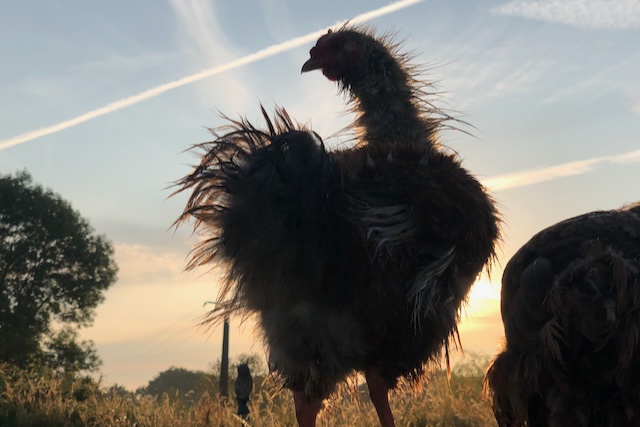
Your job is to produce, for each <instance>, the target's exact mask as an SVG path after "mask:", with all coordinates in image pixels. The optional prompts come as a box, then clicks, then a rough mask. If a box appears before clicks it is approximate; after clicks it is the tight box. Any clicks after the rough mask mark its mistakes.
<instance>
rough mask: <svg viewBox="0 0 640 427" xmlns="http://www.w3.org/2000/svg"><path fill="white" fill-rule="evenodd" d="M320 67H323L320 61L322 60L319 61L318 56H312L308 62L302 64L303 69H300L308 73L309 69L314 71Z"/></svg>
mask: <svg viewBox="0 0 640 427" xmlns="http://www.w3.org/2000/svg"><path fill="white" fill-rule="evenodd" d="M319 68H322V64H321V63H320V61H318V59H317V58H314V57H313V56H312V57H311V58H309V60H308V61H307V62H305V63H304V65H303V66H302V71H300V73H306V72H307V71H313V70H317V69H319Z"/></svg>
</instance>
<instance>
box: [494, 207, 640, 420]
mask: <svg viewBox="0 0 640 427" xmlns="http://www.w3.org/2000/svg"><path fill="white" fill-rule="evenodd" d="M639 267H640V204H637V205H635V206H631V207H629V208H627V209H623V210H619V211H608V212H594V213H590V214H586V215H582V216H579V217H576V218H573V219H569V220H566V221H563V222H561V223H558V224H556V225H554V226H552V227H549V228H547V229H545V230H543V231H542V232H540V233H538V234H537V235H536V236H534V237H533V238H532V239H531V240H530V241H529V242H528V243H526V244H525V245H524V246H523V247H522V248H521V249H520V250H519V251H518V252H517V253H516V254H515V255H514V256H513V258H512V259H511V260H510V261H509V263H508V265H507V267H506V269H505V271H504V276H503V280H502V317H503V320H504V325H505V334H506V344H505V349H504V351H503V352H502V353H501V354H499V355H498V356H497V358H496V360H495V361H494V363H493V365H492V366H491V368H490V369H489V372H488V374H487V385H488V387H489V391H490V392H491V394H492V396H493V407H494V412H495V413H496V418H497V419H498V422H499V425H500V426H510V427H518V426H541V427H542V426H550V427H560V426H584V427H596V426H597V427H613V426H636V425H640V363H638V360H639V359H638V358H639V357H640V278H639V276H638V269H639Z"/></svg>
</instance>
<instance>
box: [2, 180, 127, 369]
mask: <svg viewBox="0 0 640 427" xmlns="http://www.w3.org/2000/svg"><path fill="white" fill-rule="evenodd" d="M116 272H117V267H116V265H115V262H114V260H113V248H112V246H111V244H110V242H108V241H107V240H106V238H105V237H103V236H99V235H96V234H95V232H94V230H93V229H92V228H91V226H90V225H89V223H88V222H87V221H86V220H84V219H83V218H82V217H81V216H80V214H79V213H78V212H76V211H75V210H73V209H72V208H71V205H70V204H69V203H68V202H66V201H65V200H63V199H62V198H61V197H60V196H58V195H57V194H55V193H53V192H52V191H51V190H46V189H43V188H42V187H41V186H39V185H36V184H34V183H33V181H32V178H31V176H30V175H29V174H28V173H27V172H19V173H17V174H16V175H15V176H11V175H6V176H3V175H0V342H1V343H2V345H1V346H0V361H7V362H10V363H12V364H15V365H17V366H23V367H24V366H28V365H30V364H33V363H39V364H44V365H46V366H50V367H52V368H54V369H61V370H67V371H77V370H95V369H97V367H98V365H99V363H100V361H99V359H98V356H97V353H96V350H95V348H94V346H93V343H92V342H90V341H89V342H87V341H82V342H78V339H77V338H78V337H77V328H79V327H83V326H88V325H89V324H91V322H92V321H93V318H94V315H95V308H96V307H97V305H98V304H100V303H101V302H102V301H103V299H104V292H105V291H106V289H107V288H108V287H109V286H110V285H111V284H112V283H114V281H115V279H116ZM55 325H57V328H56V327H55Z"/></svg>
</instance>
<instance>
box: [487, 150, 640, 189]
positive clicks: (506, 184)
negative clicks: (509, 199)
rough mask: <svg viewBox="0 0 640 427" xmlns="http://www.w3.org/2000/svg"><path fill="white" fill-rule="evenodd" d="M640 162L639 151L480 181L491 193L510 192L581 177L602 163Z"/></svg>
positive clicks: (497, 176)
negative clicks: (547, 182)
mask: <svg viewBox="0 0 640 427" xmlns="http://www.w3.org/2000/svg"><path fill="white" fill-rule="evenodd" d="M636 162H640V150H635V151H630V152H628V153H623V154H617V155H613V156H603V157H594V158H591V159H585V160H578V161H575V162H568V163H562V164H559V165H554V166H549V167H545V168H537V169H529V170H524V171H519V172H513V173H508V174H505V175H496V176H492V177H489V178H487V179H485V180H483V181H482V183H483V185H485V186H486V187H487V188H489V189H491V190H493V191H500V190H510V189H512V188H518V187H525V186H527V185H533V184H539V183H541V182H546V181H551V180H554V179H557V178H563V177H567V176H574V175H582V174H584V173H588V172H591V171H593V170H595V169H596V168H597V167H598V166H600V165H602V164H603V163H636Z"/></svg>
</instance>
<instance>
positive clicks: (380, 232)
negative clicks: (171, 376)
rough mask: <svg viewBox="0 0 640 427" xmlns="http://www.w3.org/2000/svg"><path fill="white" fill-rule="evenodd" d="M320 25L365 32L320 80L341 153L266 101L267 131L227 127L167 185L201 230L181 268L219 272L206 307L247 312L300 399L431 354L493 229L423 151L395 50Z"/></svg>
mask: <svg viewBox="0 0 640 427" xmlns="http://www.w3.org/2000/svg"><path fill="white" fill-rule="evenodd" d="M331 34H340V35H345V36H346V37H347V39H348V38H350V37H355V39H356V41H357V42H358V43H365V44H366V43H369V42H371V45H369V44H366V46H365V47H363V49H366V50H367V51H366V52H365V53H364V54H362V53H361V54H358V55H357V56H358V58H362V60H361V61H359V62H358V64H359V65H358V64H356V65H357V66H356V67H355V68H353V67H352V68H349V72H348V74H349V75H348V76H343V77H339V76H338V74H335V77H336V79H340V83H341V87H342V88H343V90H345V91H347V92H348V93H349V94H350V96H351V98H352V100H353V102H354V108H355V110H356V112H357V115H358V118H357V120H356V123H355V124H354V129H355V133H356V135H357V137H358V144H357V145H356V146H355V148H352V149H346V150H336V151H332V152H329V151H327V150H326V149H325V147H324V145H323V143H322V141H321V140H320V138H319V137H318V136H317V135H315V134H313V133H312V132H310V131H309V130H307V129H303V128H300V127H299V126H297V125H294V124H293V123H292V121H291V120H290V119H289V118H288V116H287V115H286V113H285V112H284V111H283V110H280V111H279V112H278V113H277V117H276V121H275V123H273V124H271V122H270V121H269V119H268V117H267V116H266V114H265V120H267V122H268V127H269V130H267V131H264V132H262V131H259V130H257V129H255V128H254V127H253V126H252V125H250V124H249V123H246V122H235V123H234V124H233V128H232V129H228V130H227V132H228V133H226V134H224V135H221V136H220V137H219V138H218V139H217V140H216V141H214V142H213V143H209V144H203V145H202V146H201V148H202V150H203V155H202V162H201V164H200V166H199V167H198V168H197V169H196V170H195V171H194V172H193V173H192V174H191V175H189V176H187V177H186V178H184V179H183V180H182V181H180V182H179V185H180V186H181V187H182V190H186V189H192V190H193V193H192V195H191V198H190V200H189V203H188V205H187V208H186V209H185V211H184V214H183V216H182V217H181V218H180V220H179V221H182V220H186V219H187V218H188V217H189V216H195V217H196V218H197V220H198V224H197V225H196V227H199V228H200V229H201V230H202V231H204V232H205V233H208V234H209V239H208V240H206V241H204V242H202V243H201V244H200V246H199V247H198V248H197V250H196V252H195V253H194V257H193V260H192V263H191V266H195V265H198V264H204V263H208V262H211V261H220V262H221V263H222V264H223V266H224V268H225V269H226V271H227V272H228V274H227V277H226V279H225V282H224V284H223V288H222V292H221V299H222V300H223V301H226V305H223V308H222V309H221V310H220V311H218V312H217V313H214V317H215V316H223V315H226V314H227V313H235V312H239V311H240V312H245V313H250V314H255V315H256V316H257V319H258V324H259V326H260V328H261V330H262V333H263V336H264V339H265V342H266V344H267V347H268V350H269V357H270V363H271V367H272V368H273V369H274V370H275V371H276V372H277V373H278V374H279V375H280V376H281V377H282V378H283V379H284V380H285V383H286V385H287V386H288V387H290V388H291V389H293V390H294V391H302V392H304V395H305V396H307V399H309V401H311V400H315V399H322V398H325V397H327V396H328V395H329V394H330V393H331V392H332V391H333V390H334V389H335V386H336V383H337V382H339V381H341V380H343V379H344V378H345V377H346V376H347V375H349V374H350V373H352V372H353V371H354V370H356V371H365V370H368V369H370V368H372V367H375V368H376V372H379V374H380V375H381V377H382V378H383V380H384V381H385V382H386V383H388V384H389V385H390V386H392V385H393V384H395V383H396V380H397V379H398V378H399V377H401V376H405V377H409V378H415V377H416V376H417V375H419V374H420V373H421V372H422V369H423V366H424V364H425V363H428V362H430V361H433V360H436V359H439V358H440V356H442V353H443V352H447V351H448V345H449V340H450V339H452V338H454V337H455V336H456V335H457V329H456V324H457V320H458V318H459V312H460V308H461V305H462V303H463V301H464V300H465V299H466V296H467V294H468V291H469V289H470V287H471V285H472V284H473V282H474V280H475V279H476V277H477V275H478V274H479V273H480V272H481V270H482V269H483V267H484V266H485V265H486V264H487V263H488V262H489V260H490V259H491V258H492V257H493V255H494V244H495V243H496V241H497V239H498V235H499V232H498V215H497V212H496V210H495V207H494V204H493V201H492V200H491V198H490V197H489V196H488V195H487V193H486V192H485V190H484V188H483V187H482V186H481V185H480V184H479V183H478V182H477V181H476V180H475V179H474V178H473V177H472V176H471V175H470V174H469V173H468V172H467V171H466V170H465V169H463V168H462V167H461V165H460V162H459V160H458V159H457V157H456V156H454V155H452V154H449V153H446V152H445V151H444V150H442V149H441V148H440V147H439V146H438V144H437V141H436V140H437V135H436V130H437V129H438V128H439V127H440V126H441V124H442V122H443V120H444V119H443V117H445V116H446V115H444V114H442V113H441V112H440V111H439V110H436V109H433V108H431V107H429V106H428V104H426V103H425V102H423V101H422V99H421V95H422V94H423V92H422V86H420V85H419V84H418V83H417V80H416V79H414V78H413V77H412V74H411V72H410V71H411V70H412V69H411V68H410V67H407V66H406V64H405V63H404V58H403V57H399V56H397V55H395V51H394V48H392V47H391V46H390V45H388V44H385V43H384V42H381V41H379V40H375V39H373V38H372V35H371V34H370V33H368V32H360V31H355V30H352V29H345V30H343V31H342V32H336V33H331ZM347 39H345V40H343V41H346V42H348V43H351V41H349V40H347ZM321 40H322V39H321ZM319 45H320V41H319V42H318V46H319ZM343 46H344V44H343ZM351 53H353V51H351ZM355 57H356V55H351V56H350V58H355ZM312 59H313V50H312ZM310 62H311V61H309V62H308V63H307V64H305V67H306V70H310V69H316V68H319V67H321V65H317V64H313V67H311V66H310V65H309V64H310ZM361 66H364V67H365V68H367V69H368V70H369V71H370V72H368V73H361V72H360V71H358V70H357V69H356V68H357V67H361ZM303 70H305V68H303ZM342 71H345V70H342ZM325 74H326V75H332V76H334V74H331V72H330V71H327V72H326V73H325ZM376 375H377V374H376ZM384 394H386V390H384ZM314 411H316V410H314ZM314 411H312V413H311V416H312V418H313V419H315V412H314ZM301 418H304V415H302V416H301ZM381 419H382V417H381ZM385 422H387V423H388V421H385ZM308 425H312V424H308ZM387 425H391V424H387Z"/></svg>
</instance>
